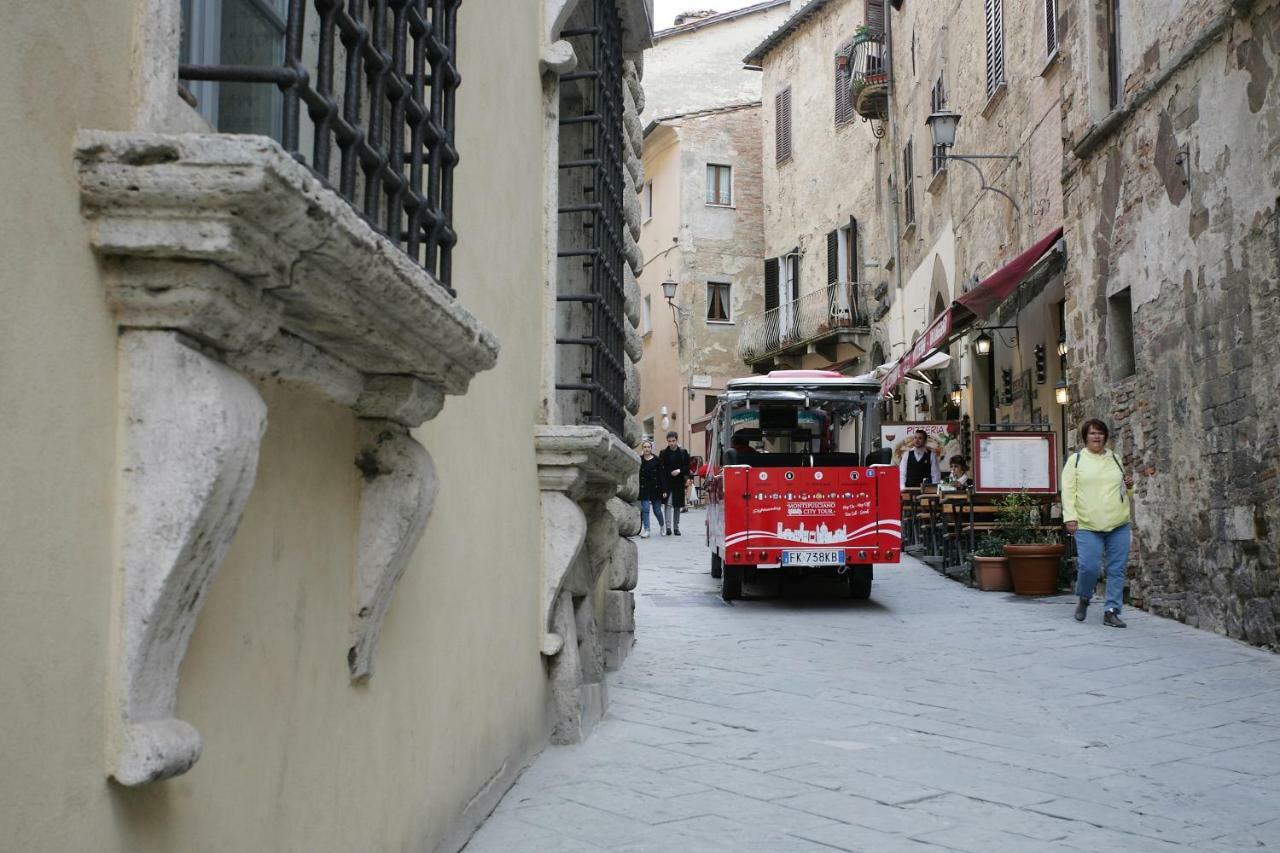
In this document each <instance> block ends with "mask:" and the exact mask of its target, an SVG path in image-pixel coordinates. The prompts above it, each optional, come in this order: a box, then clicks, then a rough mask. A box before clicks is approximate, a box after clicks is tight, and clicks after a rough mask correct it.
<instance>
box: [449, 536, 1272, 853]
mask: <svg viewBox="0 0 1280 853" xmlns="http://www.w3.org/2000/svg"><path fill="white" fill-rule="evenodd" d="M702 529H703V518H702V513H701V512H693V513H691V514H690V515H689V516H688V517H687V519H686V523H685V525H684V530H685V535H684V536H683V537H681V538H678V539H677V538H674V537H671V538H662V537H660V538H657V539H649V540H645V541H641V542H640V546H641V548H640V551H641V572H640V586H639V589H638V590H637V593H638V595H637V605H636V622H637V644H636V647H635V649H634V651H633V653H632V656H631V658H630V659H629V660H628V661H627V663H626V664H625V666H624V667H623V669H622V671H621V672H619V673H616V674H615V675H614V676H613V677H612V679H611V682H610V701H611V704H610V710H609V713H608V715H607V717H606V718H605V720H604V721H603V722H602V723H601V724H600V725H599V726H597V728H596V729H595V731H594V732H593V733H592V735H591V737H590V738H589V740H588V741H587V742H586V743H585V744H584V745H582V746H577V747H561V748H554V747H553V748H550V749H548V750H547V751H546V752H545V753H544V754H543V755H542V756H541V757H540V758H539V759H538V760H537V761H536V762H535V763H534V764H533V765H532V766H531V767H530V768H529V769H528V770H527V771H526V772H525V773H524V774H523V776H522V777H521V778H520V780H519V781H518V783H517V784H516V785H515V787H514V788H512V789H511V791H510V792H509V793H508V794H507V795H506V797H505V799H504V800H503V801H502V803H501V804H500V806H499V807H498V809H497V810H496V811H495V812H494V814H493V815H492V816H491V817H490V818H489V820H488V822H487V823H486V824H485V825H484V827H483V828H482V829H481V831H480V832H479V833H478V834H477V835H476V836H475V837H474V838H473V839H472V841H471V843H470V844H469V845H468V846H467V847H466V851H467V853H512V851H519V853H542V851H545V852H546V853H600V851H625V852H626V853H659V851H662V853H673V851H690V852H691V853H714V852H715V851H739V853H748V851H760V853H765V851H779V853H781V851H793V852H794V853H818V851H823V850H827V851H829V850H833V849H834V850H847V851H869V852H870V853H897V851H922V853H927V852H928V851H933V853H937V851H939V850H959V851H975V853H976V852H977V851H984V853H985V851H997V850H1001V851H1003V850H1007V851H1018V853H1034V851H1039V850H1050V849H1053V850H1063V849H1068V850H1069V849H1082V850H1115V851H1161V850H1197V851H1230V850H1253V849H1258V848H1263V847H1266V848H1270V847H1276V846H1280V797H1278V796H1277V795H1278V794H1280V660H1278V659H1277V658H1276V657H1275V656H1273V655H1272V654H1270V653H1268V652H1265V651H1262V650H1260V649H1255V648H1251V647H1249V646H1245V645H1243V644H1240V643H1236V642H1233V641H1231V640H1227V639H1224V638H1222V637H1219V636H1216V635H1214V634H1211V633H1208V632H1204V631H1199V630H1196V629H1193V628H1189V627H1187V626H1185V625H1182V624H1179V623H1177V622H1173V621H1169V620H1165V619H1159V618H1155V617H1152V616H1149V615H1147V614H1144V613H1142V612H1139V611H1134V610H1129V611H1128V612H1127V613H1126V618H1127V619H1128V622H1129V628H1128V629H1127V630H1115V629H1109V628H1104V627H1103V626H1102V624H1101V616H1102V613H1101V607H1100V606H1097V605H1096V603H1095V606H1094V607H1093V608H1091V610H1090V613H1089V620H1088V622H1087V623H1085V624H1083V625H1081V624H1078V623H1076V622H1074V621H1073V620H1072V619H1071V608H1072V599H1071V598H1070V597H1068V596H1062V597H1058V598H1051V599H1019V598H1017V597H1015V596H1013V595H1012V594H1002V593H982V592H978V591H976V590H972V589H968V588H965V587H963V586H961V585H960V584H957V583H954V582H952V581H949V580H946V579H945V578H943V577H941V576H939V575H938V574H936V573H934V572H933V571H932V570H930V569H928V568H927V567H925V566H924V565H923V564H921V563H919V562H917V561H915V560H911V559H908V560H906V561H905V562H904V563H903V564H902V565H901V566H900V567H896V568H886V569H883V570H881V571H880V573H879V574H878V576H877V578H876V582H875V588H874V592H873V595H872V600H871V601H870V602H854V601H849V600H847V599H842V598H840V597H839V596H838V593H837V591H836V590H835V589H834V588H831V589H824V588H820V586H819V585H810V584H804V585H802V584H800V583H799V582H796V583H793V584H789V585H788V587H787V589H786V590H785V593H786V595H785V597H784V598H781V599H779V598H778V597H777V595H776V594H777V587H776V585H775V584H768V585H765V586H758V587H754V588H753V587H751V586H748V590H747V592H748V599H747V600H745V601H740V602H736V603H735V604H734V605H733V606H729V605H726V604H724V603H722V602H721V601H720V598H719V596H718V595H717V594H716V582H714V581H712V579H711V577H710V575H709V573H708V572H707V562H708V558H707V552H706V550H705V548H704V546H703V538H702Z"/></svg>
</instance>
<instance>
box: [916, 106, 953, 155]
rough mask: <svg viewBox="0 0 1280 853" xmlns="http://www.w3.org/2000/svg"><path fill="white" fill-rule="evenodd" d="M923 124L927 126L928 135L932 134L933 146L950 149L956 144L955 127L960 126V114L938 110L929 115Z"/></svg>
mask: <svg viewBox="0 0 1280 853" xmlns="http://www.w3.org/2000/svg"><path fill="white" fill-rule="evenodd" d="M924 123H925V124H926V125H928V126H929V133H931V134H933V144H934V145H945V146H947V147H948V148H950V147H951V146H952V145H955V144H956V127H958V126H959V124H960V113H953V112H952V111H951V110H938V111H937V112H935V113H930V114H929V117H928V118H927V119H925V120H924Z"/></svg>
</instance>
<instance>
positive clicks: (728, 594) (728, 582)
mask: <svg viewBox="0 0 1280 853" xmlns="http://www.w3.org/2000/svg"><path fill="white" fill-rule="evenodd" d="M720 597H721V598H723V599H724V600H725V601H736V600H737V599H739V598H742V566H729V565H726V566H725V567H724V572H723V577H721V579H720Z"/></svg>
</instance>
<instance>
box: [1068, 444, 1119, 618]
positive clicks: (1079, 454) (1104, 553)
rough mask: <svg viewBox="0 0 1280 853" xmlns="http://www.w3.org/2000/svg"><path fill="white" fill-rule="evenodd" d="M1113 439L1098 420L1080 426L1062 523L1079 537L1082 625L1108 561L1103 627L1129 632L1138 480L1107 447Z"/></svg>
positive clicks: (1078, 583)
mask: <svg viewBox="0 0 1280 853" xmlns="http://www.w3.org/2000/svg"><path fill="white" fill-rule="evenodd" d="M1110 437H1111V430H1109V429H1107V425H1106V424H1104V423H1103V422H1102V421H1100V420H1098V419H1096V418H1091V419H1089V420H1087V421H1085V422H1084V425H1083V426H1082V427H1080V442H1081V444H1083V445H1084V448H1083V449H1081V450H1077V451H1076V452H1075V453H1073V454H1071V455H1070V456H1069V457H1067V464H1066V465H1065V466H1064V467H1063V469H1062V521H1063V523H1064V524H1065V525H1066V528H1067V533H1069V534H1071V535H1073V536H1075V537H1076V553H1077V556H1078V564H1079V568H1078V572H1077V578H1076V596H1077V598H1079V603H1077V604H1076V612H1075V617H1076V621H1077V622H1083V621H1084V619H1085V616H1086V614H1087V613H1088V610H1089V600H1090V599H1091V598H1092V597H1093V589H1094V587H1095V586H1097V583H1098V576H1099V574H1100V573H1101V572H1102V570H1103V566H1104V563H1103V561H1104V559H1105V561H1106V562H1105V569H1106V577H1107V600H1106V604H1105V605H1104V606H1103V612H1102V624H1104V625H1108V626H1110V627H1112V628H1124V627H1125V624H1124V620H1123V619H1121V618H1120V604H1121V599H1122V598H1123V597H1124V576H1125V568H1126V566H1127V564H1128V562H1129V543H1130V539H1131V535H1132V531H1131V529H1130V525H1129V519H1130V512H1129V505H1130V504H1131V503H1132V502H1133V501H1132V499H1133V493H1132V487H1133V477H1131V476H1129V475H1128V474H1126V473H1125V470H1124V465H1123V464H1122V463H1121V462H1120V459H1119V458H1118V457H1117V456H1116V455H1115V453H1113V452H1111V451H1110V450H1108V449H1107V439H1109V438H1110Z"/></svg>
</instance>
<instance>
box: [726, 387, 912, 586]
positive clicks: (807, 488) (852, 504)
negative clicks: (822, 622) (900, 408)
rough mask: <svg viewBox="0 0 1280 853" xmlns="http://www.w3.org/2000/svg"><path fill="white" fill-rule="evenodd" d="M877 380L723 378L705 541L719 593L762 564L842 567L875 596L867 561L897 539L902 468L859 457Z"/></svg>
mask: <svg viewBox="0 0 1280 853" xmlns="http://www.w3.org/2000/svg"><path fill="white" fill-rule="evenodd" d="M879 394H880V383H879V382H877V381H875V380H874V379H873V378H871V377H870V376H866V377H849V376H844V375H842V374H839V373H833V372H831V371H826V370H775V371H773V372H772V373H770V374H768V375H767V376H752V377H747V378H743V379H733V380H730V382H729V383H728V385H727V387H726V389H725V393H724V395H723V396H722V397H721V398H720V401H719V404H718V405H717V406H716V409H715V412H714V413H713V414H712V416H711V419H710V421H709V422H708V426H707V478H706V496H707V544H708V546H709V547H710V548H711V576H712V577H714V578H720V580H721V595H722V596H723V598H724V599H725V600H726V601H730V600H733V599H736V598H740V597H741V596H742V584H743V581H750V580H753V579H754V578H755V577H756V576H757V575H758V574H760V573H762V572H779V571H780V572H784V573H787V574H811V573H826V574H835V575H845V576H847V577H848V579H849V595H850V596H851V597H853V598H867V597H869V596H870V595H871V581H872V575H873V570H872V564H873V563H881V564H884V563H897V562H898V560H899V554H900V549H901V546H902V521H901V511H900V500H901V494H900V491H899V483H898V470H897V468H895V467H893V466H891V465H876V466H867V465H864V464H862V463H863V462H864V460H866V458H867V454H868V453H869V452H870V450H871V435H872V432H873V429H872V427H873V426H874V423H875V420H876V415H877V409H876V406H877V404H878V402H879V399H878V398H879Z"/></svg>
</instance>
